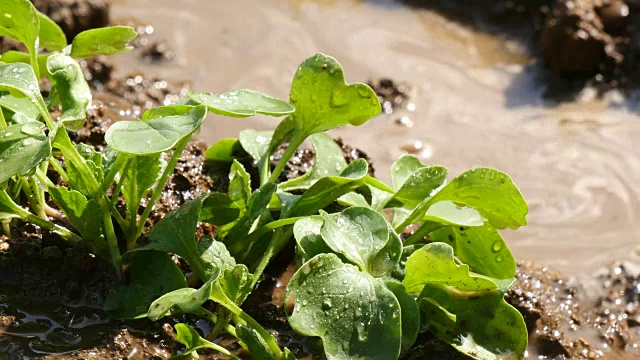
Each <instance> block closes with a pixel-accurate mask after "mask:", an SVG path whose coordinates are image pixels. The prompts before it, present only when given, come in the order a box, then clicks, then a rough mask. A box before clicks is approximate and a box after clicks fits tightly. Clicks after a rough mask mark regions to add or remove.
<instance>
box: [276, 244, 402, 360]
mask: <svg viewBox="0 0 640 360" xmlns="http://www.w3.org/2000/svg"><path fill="white" fill-rule="evenodd" d="M286 299H287V300H288V301H287V303H289V302H292V303H293V312H292V313H291V314H290V315H289V324H290V325H291V327H292V328H293V329H294V330H295V331H296V332H298V333H300V334H302V335H306V336H319V337H320V338H322V343H323V346H324V352H325V355H326V357H327V359H329V360H347V359H371V360H377V359H379V360H389V359H396V358H397V357H398V355H399V353H400V346H401V341H402V340H401V338H402V336H401V320H400V304H399V303H398V300H397V299H396V297H395V295H394V294H393V293H392V292H391V291H390V290H389V289H387V287H386V286H385V284H384V283H382V282H381V281H379V280H377V279H375V278H374V277H372V276H371V275H369V274H367V273H364V272H361V271H359V270H358V268H357V267H355V266H353V265H348V264H344V263H343V262H342V261H340V259H339V258H338V256H337V255H335V254H321V255H318V256H316V257H314V258H313V259H311V260H309V261H308V262H307V263H305V264H304V265H302V267H300V269H298V271H297V272H296V273H295V274H294V276H293V277H292V278H291V282H290V283H289V285H288V286H287V292H286Z"/></svg>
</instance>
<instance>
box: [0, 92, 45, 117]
mask: <svg viewBox="0 0 640 360" xmlns="http://www.w3.org/2000/svg"><path fill="white" fill-rule="evenodd" d="M0 107H3V108H5V109H8V110H10V111H11V112H13V117H12V120H13V122H14V123H15V124H24V123H26V122H29V121H34V122H36V121H38V119H39V118H40V112H39V111H38V108H36V107H35V105H33V102H32V101H31V100H30V99H29V98H26V97H15V96H13V95H11V94H10V93H8V92H4V93H3V94H2V95H0Z"/></svg>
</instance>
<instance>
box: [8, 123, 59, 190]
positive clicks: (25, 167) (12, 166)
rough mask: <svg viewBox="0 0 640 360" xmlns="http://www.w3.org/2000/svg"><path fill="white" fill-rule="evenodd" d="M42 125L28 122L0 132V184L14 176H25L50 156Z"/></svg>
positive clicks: (47, 140)
mask: <svg viewBox="0 0 640 360" xmlns="http://www.w3.org/2000/svg"><path fill="white" fill-rule="evenodd" d="M43 126H44V125H43V124H41V123H37V122H29V123H26V124H15V125H10V126H7V127H6V128H4V129H2V130H0V184H2V183H4V182H5V181H7V180H8V179H9V178H11V177H12V176H14V175H27V174H28V173H29V172H31V171H32V170H33V169H34V168H35V167H36V166H38V165H39V164H40V163H41V162H42V161H44V160H45V159H46V158H47V157H49V155H50V154H51V143H50V142H49V138H48V137H47V136H45V134H44V131H43Z"/></svg>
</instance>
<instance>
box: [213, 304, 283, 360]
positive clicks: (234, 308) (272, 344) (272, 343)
mask: <svg viewBox="0 0 640 360" xmlns="http://www.w3.org/2000/svg"><path fill="white" fill-rule="evenodd" d="M222 305H223V306H224V307H226V308H227V309H229V310H230V311H231V312H232V313H234V314H236V315H237V316H238V317H240V318H241V319H242V320H244V321H245V322H246V323H247V325H249V326H251V327H252V328H253V329H254V330H255V331H257V332H258V334H259V335H260V336H261V337H262V338H263V339H264V341H265V342H266V343H267V346H268V347H269V349H270V350H271V352H273V354H274V355H275V356H276V358H277V359H282V356H283V355H282V350H280V346H278V342H277V341H276V339H275V338H274V337H273V336H272V335H271V334H269V332H268V331H267V330H265V329H264V328H263V327H262V325H260V324H258V322H257V321H255V320H254V319H253V318H252V317H251V316H249V314H247V313H245V312H244V311H243V310H242V309H241V308H240V307H239V306H238V305H236V304H235V303H233V302H232V301H227V302H225V303H224V304H222Z"/></svg>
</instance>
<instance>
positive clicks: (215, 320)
mask: <svg viewBox="0 0 640 360" xmlns="http://www.w3.org/2000/svg"><path fill="white" fill-rule="evenodd" d="M195 315H200V316H203V317H205V318H207V319H208V320H209V321H211V322H212V323H214V324H217V323H218V316H217V315H216V314H214V313H212V312H211V311H209V310H207V309H205V308H203V307H201V308H200V310H199V311H196V313H195ZM224 330H225V331H226V332H228V333H229V334H231V336H233V337H234V338H236V339H237V338H238V335H236V328H235V327H234V326H233V325H229V324H227V325H226V327H225V328H224Z"/></svg>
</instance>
